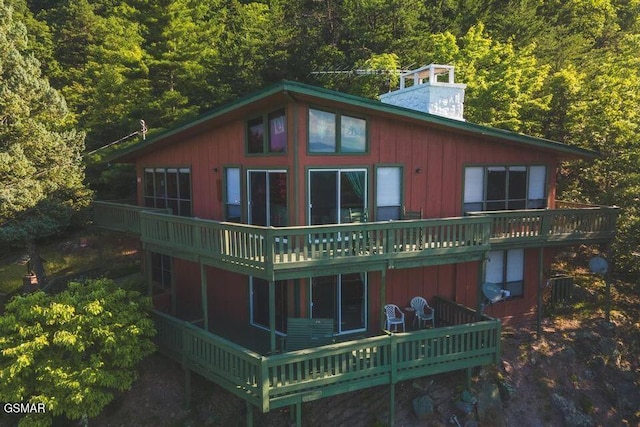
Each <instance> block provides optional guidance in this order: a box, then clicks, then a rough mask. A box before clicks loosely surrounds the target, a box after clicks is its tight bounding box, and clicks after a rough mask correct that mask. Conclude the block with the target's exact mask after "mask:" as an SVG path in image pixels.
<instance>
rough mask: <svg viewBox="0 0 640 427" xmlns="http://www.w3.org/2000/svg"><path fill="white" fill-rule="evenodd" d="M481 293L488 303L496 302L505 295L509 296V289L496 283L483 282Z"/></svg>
mask: <svg viewBox="0 0 640 427" xmlns="http://www.w3.org/2000/svg"><path fill="white" fill-rule="evenodd" d="M482 293H483V294H484V296H485V298H486V299H488V300H489V301H490V303H494V302H498V301H500V300H501V299H502V298H504V297H505V296H509V295H508V294H509V291H505V290H504V289H502V287H501V286H500V285H498V284H497V283H491V282H485V283H484V284H483V285H482Z"/></svg>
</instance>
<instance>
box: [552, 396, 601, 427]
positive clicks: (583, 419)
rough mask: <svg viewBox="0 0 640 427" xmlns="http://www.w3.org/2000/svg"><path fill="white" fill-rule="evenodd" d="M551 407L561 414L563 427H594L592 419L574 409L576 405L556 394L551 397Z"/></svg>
mask: <svg viewBox="0 0 640 427" xmlns="http://www.w3.org/2000/svg"><path fill="white" fill-rule="evenodd" d="M551 401H552V402H553V405H554V406H555V407H556V408H557V409H558V410H559V411H560V413H561V414H562V419H563V420H564V425H565V427H594V426H595V423H594V421H593V419H592V418H591V417H590V416H589V415H587V414H585V413H584V412H582V411H579V410H578V408H576V405H575V404H574V403H573V402H572V401H570V400H567V399H565V398H564V397H562V396H560V395H559V394H557V393H553V395H552V396H551Z"/></svg>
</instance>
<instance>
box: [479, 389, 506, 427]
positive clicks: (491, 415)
mask: <svg viewBox="0 0 640 427" xmlns="http://www.w3.org/2000/svg"><path fill="white" fill-rule="evenodd" d="M477 408H478V420H479V421H480V423H481V424H486V425H491V426H496V427H499V426H505V425H506V424H505V420H504V412H503V409H502V400H501V399H500V390H499V389H498V386H497V385H496V384H494V383H491V382H485V383H484V384H482V389H481V390H480V393H478V405H477Z"/></svg>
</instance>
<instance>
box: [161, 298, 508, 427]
mask: <svg viewBox="0 0 640 427" xmlns="http://www.w3.org/2000/svg"><path fill="white" fill-rule="evenodd" d="M434 308H435V310H436V313H438V315H437V319H436V325H438V327H436V328H429V329H417V330H414V331H410V332H401V333H390V332H388V331H381V332H380V333H379V334H377V335H375V336H371V337H362V338H359V339H352V340H350V341H345V342H338V343H333V344H329V345H324V346H319V347H314V348H307V349H303V350H298V351H291V352H283V351H277V352H275V353H267V354H262V353H259V352H257V351H253V350H251V349H248V348H245V347H243V346H241V345H238V344H237V343H236V342H234V341H232V340H231V339H229V338H232V337H231V336H230V333H231V332H232V331H226V332H227V336H228V338H224V337H222V336H219V335H215V334H213V333H211V332H207V331H205V330H203V329H201V328H198V327H197V326H194V325H193V324H191V323H189V322H186V321H181V320H179V319H176V318H174V317H172V316H168V315H166V314H162V313H159V312H156V313H155V314H154V318H155V322H156V326H157V329H158V334H157V337H156V341H157V344H158V347H159V350H160V351H161V352H162V353H164V354H165V355H167V356H169V357H171V358H172V359H174V360H176V361H178V362H180V363H181V364H182V366H183V367H184V369H185V370H186V372H187V373H188V374H190V373H191V372H195V373H198V374H199V375H202V376H203V377H204V378H206V379H208V380H210V381H212V382H214V383H216V384H218V385H219V386H221V387H223V388H224V389H226V390H227V391H229V392H230V393H233V394H235V395H236V396H238V397H240V398H242V399H244V400H245V402H246V403H247V407H248V409H250V410H249V411H247V414H248V416H249V417H250V415H249V414H250V413H251V412H252V410H253V408H254V407H255V408H257V409H258V410H260V411H261V412H267V411H270V410H272V409H276V408H281V407H285V406H295V408H296V411H295V412H296V416H297V418H298V425H299V423H300V418H301V416H300V411H301V408H302V403H304V402H309V401H312V400H317V399H321V398H324V397H329V396H334V395H338V394H342V393H347V392H350V391H356V390H362V389H366V388H370V387H374V386H379V385H385V384H386V385H388V386H389V387H390V393H389V396H390V400H389V405H390V411H389V413H390V425H393V417H394V405H395V402H394V394H395V388H394V387H395V384H396V383H397V382H399V381H403V380H407V379H412V378H419V377H424V376H428V375H435V374H439V373H445V372H451V371H456V370H460V369H470V368H473V367H476V366H483V365H487V364H492V363H497V362H498V361H499V360H500V333H501V325H500V322H499V321H498V320H495V319H492V318H489V317H486V316H481V315H479V314H478V313H476V312H475V311H474V310H471V309H468V308H466V307H463V306H461V305H459V304H456V303H453V302H451V301H448V300H445V299H442V298H434ZM188 377H189V375H187V378H188ZM187 387H189V380H187ZM248 421H250V419H248Z"/></svg>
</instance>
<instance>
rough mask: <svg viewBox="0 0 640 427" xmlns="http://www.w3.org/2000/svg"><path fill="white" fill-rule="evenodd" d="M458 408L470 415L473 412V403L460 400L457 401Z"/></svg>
mask: <svg viewBox="0 0 640 427" xmlns="http://www.w3.org/2000/svg"><path fill="white" fill-rule="evenodd" d="M456 409H457V410H458V411H460V412H462V413H464V414H465V415H468V414H470V413H472V412H473V403H470V402H465V401H463V400H458V401H457V402H456Z"/></svg>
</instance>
